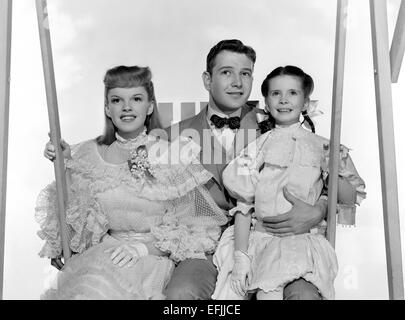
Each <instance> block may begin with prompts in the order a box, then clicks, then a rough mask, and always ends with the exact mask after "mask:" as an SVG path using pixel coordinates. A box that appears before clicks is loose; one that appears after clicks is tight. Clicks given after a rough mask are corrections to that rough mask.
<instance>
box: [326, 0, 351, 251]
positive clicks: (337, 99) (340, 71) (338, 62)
mask: <svg viewBox="0 0 405 320" xmlns="http://www.w3.org/2000/svg"><path fill="white" fill-rule="evenodd" d="M347 6H348V2H347V0H338V1H337V13H336V31H335V62H334V72H333V93H332V117H331V136H330V146H329V151H330V157H329V181H328V216H327V222H328V226H327V233H326V234H327V239H328V241H329V242H330V244H331V245H332V246H333V247H335V241H336V212H337V194H338V178H339V177H338V170H339V155H340V131H341V126H342V103H343V79H344V67H345V50H346V23H347Z"/></svg>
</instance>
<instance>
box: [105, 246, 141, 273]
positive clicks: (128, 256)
mask: <svg viewBox="0 0 405 320" xmlns="http://www.w3.org/2000/svg"><path fill="white" fill-rule="evenodd" d="M104 252H105V253H109V252H112V254H111V256H110V258H111V260H112V262H113V264H115V265H118V266H119V267H121V268H122V267H125V266H126V267H127V268H129V267H131V266H133V265H134V264H135V262H136V261H138V259H139V258H140V257H143V256H147V255H148V248H147V247H146V245H145V244H143V243H142V242H136V243H133V244H132V243H131V244H130V243H123V244H120V245H118V246H115V247H112V248H109V249H107V250H105V251H104Z"/></svg>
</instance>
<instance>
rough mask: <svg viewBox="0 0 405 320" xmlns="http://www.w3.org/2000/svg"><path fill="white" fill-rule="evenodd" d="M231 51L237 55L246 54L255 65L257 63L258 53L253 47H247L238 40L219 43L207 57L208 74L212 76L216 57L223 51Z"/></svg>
mask: <svg viewBox="0 0 405 320" xmlns="http://www.w3.org/2000/svg"><path fill="white" fill-rule="evenodd" d="M225 50H226V51H231V52H236V53H242V54H245V55H246V56H247V57H248V58H249V59H250V60H252V62H253V64H254V63H255V62H256V52H255V50H253V48H252V47H249V46H246V45H244V44H243V42H242V41H240V40H237V39H231V40H222V41H220V42H218V43H217V44H216V45H215V46H213V47H212V48H211V50H210V52H209V53H208V55H207V70H206V71H207V72H208V73H209V74H212V69H213V67H214V63H215V57H216V56H217V55H218V54H219V53H220V52H221V51H225Z"/></svg>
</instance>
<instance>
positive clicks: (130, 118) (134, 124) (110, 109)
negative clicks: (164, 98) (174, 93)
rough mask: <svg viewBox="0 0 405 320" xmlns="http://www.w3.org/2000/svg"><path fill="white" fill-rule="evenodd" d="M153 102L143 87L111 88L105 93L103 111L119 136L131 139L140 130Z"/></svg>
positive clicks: (151, 108) (151, 110) (151, 109)
mask: <svg viewBox="0 0 405 320" xmlns="http://www.w3.org/2000/svg"><path fill="white" fill-rule="evenodd" d="M153 103H154V102H153V101H150V100H149V96H148V93H147V92H146V90H145V88H144V87H133V88H113V89H110V90H109V91H108V93H107V105H106V106H105V113H106V115H107V116H108V117H109V118H111V120H112V122H113V123H114V125H115V127H116V128H117V132H118V134H119V135H120V136H121V137H123V138H124V139H132V138H135V137H136V136H137V135H138V134H139V133H141V132H142V130H143V128H144V124H145V119H146V116H147V115H150V114H151V113H152V112H153Z"/></svg>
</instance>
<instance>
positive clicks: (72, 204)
mask: <svg viewBox="0 0 405 320" xmlns="http://www.w3.org/2000/svg"><path fill="white" fill-rule="evenodd" d="M66 167H67V168H68V169H69V170H71V172H72V185H71V187H70V194H69V205H68V207H67V210H66V222H67V223H68V225H69V226H70V227H71V228H72V229H73V236H72V238H71V240H70V248H71V249H72V251H73V252H78V253H82V252H83V251H85V250H86V249H88V248H89V247H91V246H93V245H96V244H98V243H99V242H100V241H101V239H102V237H103V236H104V235H105V234H106V233H107V231H108V221H107V218H106V216H105V214H104V213H103V211H102V208H101V206H100V204H99V203H98V201H97V199H96V189H95V187H94V183H95V182H96V181H92V180H91V179H90V178H89V176H87V175H86V173H85V172H82V171H81V170H82V168H80V166H78V165H77V164H76V163H75V161H74V160H71V161H68V162H67V163H66Z"/></svg>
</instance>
